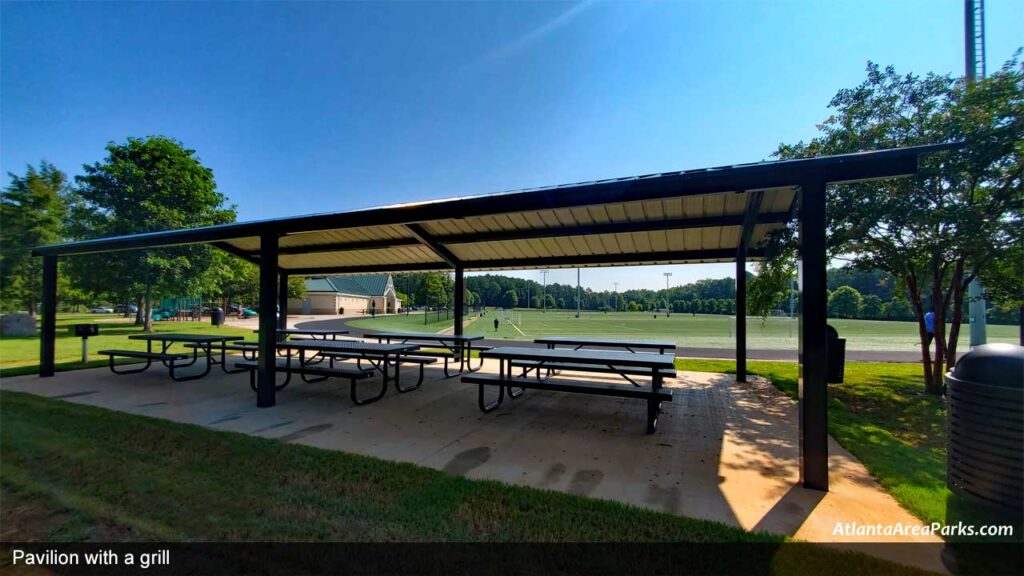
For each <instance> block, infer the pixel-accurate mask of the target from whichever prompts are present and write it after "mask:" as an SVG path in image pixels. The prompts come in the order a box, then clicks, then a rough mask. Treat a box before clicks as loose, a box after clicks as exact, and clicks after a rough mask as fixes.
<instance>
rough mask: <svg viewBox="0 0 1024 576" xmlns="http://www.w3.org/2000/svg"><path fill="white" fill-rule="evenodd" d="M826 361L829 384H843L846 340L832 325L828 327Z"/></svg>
mask: <svg viewBox="0 0 1024 576" xmlns="http://www.w3.org/2000/svg"><path fill="white" fill-rule="evenodd" d="M825 329H826V340H825V360H826V364H827V365H828V377H827V378H826V381H827V382H828V383H829V384H842V383H843V377H844V376H845V374H846V338H840V337H839V331H838V330H836V329H835V328H834V327H833V326H832V325H831V324H829V325H828V326H826V328H825Z"/></svg>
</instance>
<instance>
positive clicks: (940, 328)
mask: <svg viewBox="0 0 1024 576" xmlns="http://www.w3.org/2000/svg"><path fill="white" fill-rule="evenodd" d="M945 296H946V295H945V294H944V293H943V290H942V273H941V266H939V264H938V261H935V262H933V264H932V308H933V309H934V313H935V321H934V323H933V325H934V328H935V359H934V360H933V362H932V377H931V380H929V381H928V382H927V386H926V387H925V391H926V392H928V393H929V394H935V395H942V376H943V373H944V370H943V365H944V363H945V360H946V304H947V302H946V298H945Z"/></svg>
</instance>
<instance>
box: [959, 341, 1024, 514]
mask: <svg viewBox="0 0 1024 576" xmlns="http://www.w3.org/2000/svg"><path fill="white" fill-rule="evenodd" d="M946 389H947V391H948V393H949V451H948V456H947V458H948V460H947V474H946V483H947V484H948V486H949V489H950V490H952V491H954V492H957V493H959V494H962V495H963V496H965V497H967V498H969V499H970V500H973V501H976V502H978V503H980V504H984V505H986V506H988V507H989V508H993V509H996V510H999V511H1003V512H1006V513H1010V514H1015V515H1018V516H1019V514H1020V513H1021V511H1022V510H1024V347H1022V346H1016V345H1014V344H985V345H983V346H976V347H975V348H973V349H972V350H971V351H970V352H968V353H967V354H964V356H963V357H962V358H960V361H959V362H957V364H956V367H955V368H953V370H951V371H950V372H948V373H947V374H946Z"/></svg>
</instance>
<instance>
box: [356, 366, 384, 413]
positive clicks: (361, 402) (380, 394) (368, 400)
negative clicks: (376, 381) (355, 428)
mask: <svg viewBox="0 0 1024 576" xmlns="http://www.w3.org/2000/svg"><path fill="white" fill-rule="evenodd" d="M371 364H372V362H371ZM380 371H381V374H382V375H383V377H382V378H381V381H382V385H381V387H380V392H378V393H377V395H376V396H373V397H370V398H366V399H364V400H360V399H359V397H358V396H357V395H356V379H355V378H352V379H351V381H350V384H349V397H350V398H351V399H352V403H353V404H355V405H356V406H363V405H365V404H370V403H373V402H376V401H377V400H380V399H381V398H383V397H384V395H385V394H387V392H388V355H387V354H385V355H384V358H383V359H382V360H381V363H380Z"/></svg>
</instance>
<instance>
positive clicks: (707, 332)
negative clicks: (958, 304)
mask: <svg viewBox="0 0 1024 576" xmlns="http://www.w3.org/2000/svg"><path fill="white" fill-rule="evenodd" d="M516 315H521V317H522V321H521V323H520V324H519V325H518V326H514V325H512V324H510V323H508V322H502V323H501V324H500V325H499V327H498V330H497V332H495V330H494V324H493V321H494V318H495V317H498V316H500V312H498V311H495V310H490V311H488V312H487V315H486V316H483V317H482V318H479V319H472V318H467V322H468V323H467V325H466V333H467V334H482V335H484V336H486V337H487V338H507V339H512V340H532V339H534V338H539V337H542V336H560V335H571V336H608V337H617V338H650V339H660V340H673V341H675V342H676V344H678V345H680V346H688V347H698V348H732V347H733V346H734V343H735V319H734V318H732V317H730V316H720V315H709V314H698V315H696V316H692V315H690V314H672V316H670V317H666V316H665V315H664V314H658V317H657V318H655V317H654V315H653V314H651V313H649V312H609V313H607V314H605V313H602V312H584V313H583V314H581V316H580V317H579V318H576V313H575V311H573V312H566V311H548V312H546V313H544V312H541V311H539V310H516ZM350 324H351V325H352V326H357V327H359V328H366V329H370V330H409V331H431V332H437V331H441V330H443V329H444V328H446V327H448V326H450V325H451V323H450V322H434V323H430V324H427V325H424V323H423V316H422V314H411V315H409V316H404V315H399V316H381V317H378V318H375V319H369V318H367V319H360V320H354V321H352V322H350ZM829 324H831V325H833V326H835V328H836V330H838V331H839V336H840V337H841V338H846V347H847V349H848V350H892V351H908V352H917V351H919V350H920V347H919V344H918V337H917V324H916V323H914V322H889V321H877V320H840V319H833V320H829ZM797 330H798V326H797V323H796V321H795V320H790V319H788V318H768V319H762V318H759V317H756V318H748V319H747V342H748V344H747V345H748V346H749V347H750V348H752V349H762V350H764V349H789V350H794V349H796V347H797ZM961 336H962V339H961V344H962V346H964V345H965V343H964V340H965V339H966V338H967V330H966V327H965V329H964V330H963V331H962V332H961ZM988 340H989V342H1016V341H1017V327H1016V326H993V325H990V326H989V327H988Z"/></svg>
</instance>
